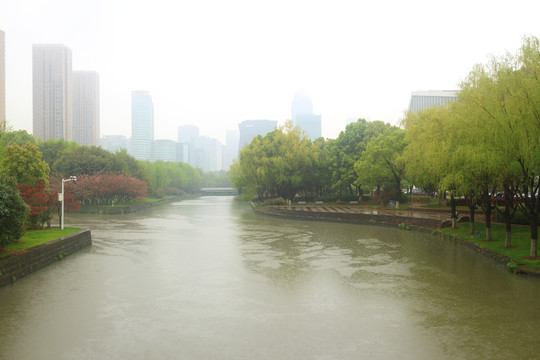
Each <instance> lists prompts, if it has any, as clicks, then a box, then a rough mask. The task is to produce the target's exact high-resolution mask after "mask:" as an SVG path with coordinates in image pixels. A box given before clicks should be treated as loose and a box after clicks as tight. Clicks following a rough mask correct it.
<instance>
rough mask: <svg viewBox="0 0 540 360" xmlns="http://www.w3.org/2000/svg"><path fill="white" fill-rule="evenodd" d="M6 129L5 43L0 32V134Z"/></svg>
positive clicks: (2, 33)
mask: <svg viewBox="0 0 540 360" xmlns="http://www.w3.org/2000/svg"><path fill="white" fill-rule="evenodd" d="M5 128H6V42H5V34H4V32H3V31H2V30H0V133H2V132H3V131H4V130H5Z"/></svg>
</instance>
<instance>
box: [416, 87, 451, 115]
mask: <svg viewBox="0 0 540 360" xmlns="http://www.w3.org/2000/svg"><path fill="white" fill-rule="evenodd" d="M456 100H457V91H456V90H429V91H413V92H412V93H411V100H410V102H409V111H412V112H418V111H420V110H426V109H429V108H431V107H434V106H444V105H446V104H448V103H449V102H452V101H456Z"/></svg>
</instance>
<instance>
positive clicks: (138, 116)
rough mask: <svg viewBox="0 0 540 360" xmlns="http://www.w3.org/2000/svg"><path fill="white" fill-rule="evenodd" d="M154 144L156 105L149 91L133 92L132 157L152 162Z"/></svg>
mask: <svg viewBox="0 0 540 360" xmlns="http://www.w3.org/2000/svg"><path fill="white" fill-rule="evenodd" d="M153 142H154V104H153V103H152V97H151V96H150V94H149V93H148V91H140V90H137V91H132V92H131V155H133V157H134V158H135V159H137V160H152V143H153Z"/></svg>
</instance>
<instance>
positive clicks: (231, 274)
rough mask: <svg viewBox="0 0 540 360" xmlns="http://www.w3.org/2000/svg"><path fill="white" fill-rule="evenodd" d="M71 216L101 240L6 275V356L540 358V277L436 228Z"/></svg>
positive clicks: (173, 214) (182, 212)
mask: <svg viewBox="0 0 540 360" xmlns="http://www.w3.org/2000/svg"><path fill="white" fill-rule="evenodd" d="M66 226H81V227H85V228H89V229H91V232H92V240H93V246H92V247H91V248H87V249H84V250H82V251H80V252H78V253H76V254H73V255H70V256H68V257H66V258H64V260H62V261H60V262H58V263H56V264H53V265H51V266H49V267H47V268H45V269H43V270H41V271H39V272H37V273H34V274H32V275H30V276H28V277H26V278H23V279H21V280H19V281H17V282H15V283H14V284H13V285H10V286H6V287H4V288H0V359H10V360H11V359H130V360H131V359H253V360H257V359H294V360H298V359H317V360H319V359H321V360H323V359H324V360H329V359H355V360H356V359H537V358H538V357H539V356H540V335H539V334H540V331H539V328H538V327H539V325H540V306H539V300H540V281H537V280H531V279H529V280H528V279H525V278H522V277H519V276H514V275H512V274H510V273H508V272H507V271H506V270H504V269H501V268H499V267H497V266H495V265H494V264H492V263H490V262H488V261H487V260H485V259H483V258H481V257H480V256H479V255H477V254H475V253H473V252H472V251H470V250H468V249H464V248H461V247H459V246H456V245H454V244H452V243H448V242H446V241H442V240H439V239H436V238H432V237H431V236H430V235H429V234H422V233H417V232H413V231H405V230H400V229H398V228H387V227H377V226H368V225H366V226H360V225H351V224H337V223H322V222H321V223H317V222H305V221H295V220H286V219H276V218H269V217H263V216H259V215H256V214H254V213H253V211H252V210H251V209H250V207H249V206H248V205H246V204H245V203H242V202H239V201H237V200H234V199H233V198H232V197H201V198H196V199H191V200H184V201H179V202H175V203H171V204H168V205H164V206H160V207H156V208H152V209H149V210H147V211H144V212H140V213H137V214H126V215H107V216H99V215H84V214H71V213H69V214H67V215H66Z"/></svg>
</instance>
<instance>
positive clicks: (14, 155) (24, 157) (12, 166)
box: [3, 142, 50, 185]
mask: <svg viewBox="0 0 540 360" xmlns="http://www.w3.org/2000/svg"><path fill="white" fill-rule="evenodd" d="M3 168H4V172H5V173H6V174H7V175H8V176H13V177H14V178H15V179H16V180H17V183H19V184H31V185H33V184H35V183H36V182H40V181H43V182H45V183H47V182H48V179H49V171H50V170H49V165H47V163H46V162H44V161H43V160H41V152H40V151H39V148H38V147H37V146H36V145H35V144H33V143H31V142H27V143H25V144H24V145H22V146H19V145H17V144H12V145H9V146H8V147H7V152H6V157H5V158H4V160H3Z"/></svg>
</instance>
